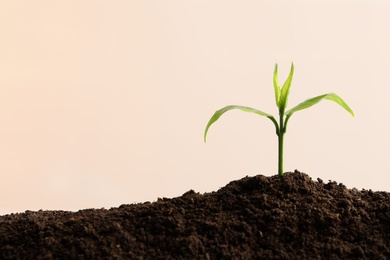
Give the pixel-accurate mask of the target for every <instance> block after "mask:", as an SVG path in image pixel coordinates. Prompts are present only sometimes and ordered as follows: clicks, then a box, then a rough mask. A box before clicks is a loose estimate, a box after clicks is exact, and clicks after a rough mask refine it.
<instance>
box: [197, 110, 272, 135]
mask: <svg viewBox="0 0 390 260" xmlns="http://www.w3.org/2000/svg"><path fill="white" fill-rule="evenodd" d="M232 109H239V110H241V111H244V112H249V113H255V114H258V115H260V116H266V117H268V118H269V119H271V120H272V122H274V124H276V125H277V122H276V121H275V118H274V117H273V116H272V115H270V114H268V113H264V112H262V111H260V110H257V109H254V108H251V107H245V106H236V105H231V106H226V107H224V108H222V109H220V110H217V111H216V112H215V113H214V115H213V116H212V117H211V118H210V120H209V122H208V123H207V126H206V129H205V131H204V142H206V136H207V132H208V131H209V128H210V126H211V125H212V124H214V123H215V122H216V121H217V120H218V119H219V118H220V117H221V116H222V115H223V114H224V113H226V112H227V111H229V110H232Z"/></svg>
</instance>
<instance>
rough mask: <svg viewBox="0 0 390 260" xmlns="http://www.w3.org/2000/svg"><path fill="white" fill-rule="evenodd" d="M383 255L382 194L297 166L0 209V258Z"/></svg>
mask: <svg viewBox="0 0 390 260" xmlns="http://www.w3.org/2000/svg"><path fill="white" fill-rule="evenodd" d="M259 258H260V259H274V258H278V259H280V258H281V259H341V258H347V259H390V193H388V192H373V191H371V190H364V189H363V190H357V189H347V188H346V187H345V186H344V185H343V184H341V183H340V184H337V183H336V182H334V181H329V182H328V183H325V182H323V181H322V180H321V179H317V181H313V180H312V179H311V178H310V177H309V176H308V175H307V174H305V173H301V172H299V171H297V170H296V171H295V172H290V173H286V174H285V176H284V177H283V178H280V177H278V176H272V177H265V176H262V175H257V176H254V177H248V176H247V177H245V178H243V179H241V180H237V181H232V182H230V183H229V184H228V185H226V186H225V187H223V188H221V189H219V190H218V191H216V192H211V193H205V194H199V193H196V192H194V191H193V190H190V191H188V192H186V193H184V194H183V195H182V196H181V197H177V198H172V199H168V198H162V199H158V200H157V201H156V202H153V203H150V202H145V203H140V204H131V205H122V206H120V207H119V208H111V209H108V210H107V209H86V210H80V211H78V212H67V211H42V210H41V211H37V212H33V211H26V212H25V213H19V214H9V215H4V216H0V259H259Z"/></svg>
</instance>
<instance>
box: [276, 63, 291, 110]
mask: <svg viewBox="0 0 390 260" xmlns="http://www.w3.org/2000/svg"><path fill="white" fill-rule="evenodd" d="M293 75H294V63H291V69H290V74H289V75H288V78H287V80H286V81H285V82H284V84H283V87H282V90H281V93H280V100H279V109H282V110H284V109H285V108H286V106H287V99H288V95H289V93H290V86H291V81H292V79H293Z"/></svg>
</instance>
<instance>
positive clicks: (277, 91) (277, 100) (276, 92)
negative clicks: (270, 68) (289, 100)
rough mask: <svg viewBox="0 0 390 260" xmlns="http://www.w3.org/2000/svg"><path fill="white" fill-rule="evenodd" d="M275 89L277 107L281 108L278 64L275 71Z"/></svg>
mask: <svg viewBox="0 0 390 260" xmlns="http://www.w3.org/2000/svg"><path fill="white" fill-rule="evenodd" d="M274 89H275V101H276V106H277V107H278V108H279V107H280V106H279V100H280V86H279V83H278V64H276V65H275V70H274Z"/></svg>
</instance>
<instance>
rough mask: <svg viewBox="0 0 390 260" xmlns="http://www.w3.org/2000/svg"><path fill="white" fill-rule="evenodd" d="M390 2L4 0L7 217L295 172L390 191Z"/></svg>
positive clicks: (2, 206)
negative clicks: (287, 116)
mask: <svg viewBox="0 0 390 260" xmlns="http://www.w3.org/2000/svg"><path fill="white" fill-rule="evenodd" d="M389 24H390V4H389V3H387V1H379V0H370V1H368V0H367V1H359V0H356V1H352V0H350V1H345V0H341V1H340V0H337V1H329V0H327V1H309V0H308V1H291V0H285V1H282V0H280V1H276V0H272V1H260V0H258V1H227V0H221V1H209V0H207V1H201V0H197V1H192V0H186V1H183V0H167V1H161V0H156V1H131V0H130V1H124V0H123V1H120V0H117V1H98V0H94V1H86V0H85V1H51V0H47V1H42V0H36V1H10V0H9V1H6V0H4V1H0V35H1V41H0V124H1V127H0V176H1V182H0V198H1V200H0V214H6V213H10V212H23V211H25V210H39V209H43V210H46V209H50V210H55V209H62V210H78V209H83V208H102V207H105V208H110V207H117V206H119V205H121V204H128V203H134V202H144V201H155V200H156V199H157V197H176V196H180V195H181V194H183V193H184V192H186V191H188V190H189V189H194V190H195V191H197V192H211V191H215V190H217V189H218V188H220V187H223V186H225V185H226V184H227V183H228V182H229V181H232V180H236V179H240V178H242V177H244V176H246V175H249V176H254V175H257V174H263V175H266V176H271V175H274V174H276V173H277V139H276V135H275V130H274V126H273V125H272V123H271V122H270V121H269V120H268V119H266V118H261V117H258V116H256V115H253V114H247V113H242V112H240V111H232V112H230V113H229V114H226V115H225V116H224V117H222V118H221V120H220V121H219V122H217V123H216V124H215V125H214V126H213V127H212V128H211V129H210V132H209V136H208V142H207V144H204V143H203V140H202V138H203V131H204V127H205V125H206V123H207V121H208V119H209V118H210V116H211V115H212V114H213V113H214V111H215V110H217V109H219V108H221V107H223V106H225V105H229V104H239V105H247V106H252V107H255V108H258V109H260V110H264V111H265V112H268V113H273V114H275V115H276V112H277V110H276V107H275V103H274V93H273V85H272V74H273V69H274V64H275V63H276V62H277V63H279V68H280V69H279V71H280V73H279V75H280V81H283V82H284V80H285V78H286V77H287V74H288V72H289V68H290V64H291V62H292V61H294V63H295V68H296V69H295V78H294V81H293V85H292V88H291V95H290V99H289V106H288V107H291V106H293V105H296V104H297V103H299V102H301V101H303V100H305V99H307V98H309V97H312V96H316V95H320V94H324V93H328V92H335V93H337V94H339V95H340V96H341V97H343V98H344V99H345V100H346V101H347V103H349V105H350V106H351V107H352V109H353V110H354V112H355V114H356V117H355V118H352V117H351V116H350V115H349V114H348V113H346V112H345V111H344V110H342V109H341V108H340V107H338V106H337V105H336V104H334V103H331V102H329V101H324V102H322V103H320V104H318V105H317V106H315V107H313V108H311V109H309V110H305V111H301V112H299V113H297V114H295V115H294V116H293V117H292V118H291V120H290V122H289V128H288V131H287V134H286V136H285V170H286V171H293V170H294V169H299V170H301V171H303V172H306V173H308V174H309V175H310V176H311V177H312V178H313V179H316V178H317V177H320V178H322V179H323V180H324V181H328V180H330V179H331V180H336V181H338V182H342V183H344V184H345V185H347V187H349V188H353V187H356V188H358V189H361V188H366V189H370V188H371V189H373V190H386V191H390V166H389V163H388V161H389V159H388V154H389V153H388V149H389V146H390V137H389V132H390V123H389V112H390V109H389V106H388V103H389V94H390V73H389V72H390V31H389Z"/></svg>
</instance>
